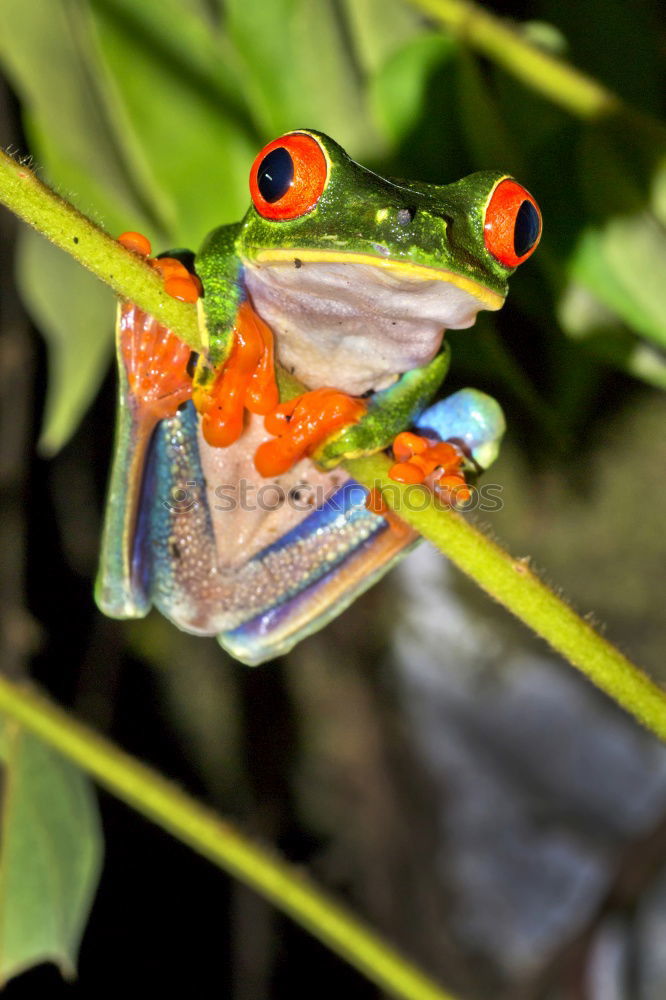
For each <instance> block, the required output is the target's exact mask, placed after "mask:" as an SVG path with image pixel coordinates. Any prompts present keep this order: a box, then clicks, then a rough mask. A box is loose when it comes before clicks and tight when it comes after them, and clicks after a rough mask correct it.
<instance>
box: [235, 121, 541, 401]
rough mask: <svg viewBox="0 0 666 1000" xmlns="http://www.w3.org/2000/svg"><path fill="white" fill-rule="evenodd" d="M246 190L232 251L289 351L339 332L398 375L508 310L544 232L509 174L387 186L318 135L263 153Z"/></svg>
mask: <svg viewBox="0 0 666 1000" xmlns="http://www.w3.org/2000/svg"><path fill="white" fill-rule="evenodd" d="M250 190H251V193H252V202H253V203H252V206H251V208H250V210H249V212H248V214H247V216H246V217H245V219H244V222H243V224H242V226H241V228H240V231H239V235H238V240H237V244H236V246H237V252H238V254H239V256H240V258H241V260H242V261H243V263H244V266H245V275H246V283H247V286H248V289H249V291H250V293H251V295H252V297H253V299H254V301H255V305H256V306H257V307H258V308H259V311H260V312H262V313H264V315H265V317H266V318H267V319H268V320H269V321H270V322H271V324H272V325H274V326H276V327H277V328H278V331H279V332H280V333H281V335H282V339H283V343H284V339H285V336H286V337H287V338H289V337H290V336H292V337H293V338H294V339H295V338H297V337H300V338H301V340H302V339H303V338H306V339H310V340H311V339H312V337H313V336H315V337H318V336H321V335H323V333H324V332H325V331H326V330H327V329H328V332H329V334H330V336H331V338H334V337H335V332H336V329H337V331H338V339H339V338H340V336H342V337H344V338H345V339H346V341H347V343H346V347H347V348H348V347H350V346H352V345H353V343H355V340H354V338H356V339H358V338H359V337H360V336H362V335H363V331H366V334H367V331H369V330H373V331H374V334H375V341H374V343H375V347H376V350H377V351H378V352H379V353H380V354H382V356H384V358H385V360H386V365H387V367H389V368H393V370H394V371H396V372H397V371H404V370H407V368H408V367H416V366H417V365H418V363H419V362H421V361H423V360H424V359H425V360H429V357H431V356H432V355H433V354H434V352H435V350H436V349H437V346H438V343H439V342H440V341H441V335H442V331H443V330H445V329H447V328H454V329H459V328H463V327H467V326H471V325H472V323H473V322H474V319H475V317H476V314H477V312H478V311H479V310H480V309H499V308H500V307H501V305H502V304H503V302H504V298H505V296H506V291H507V278H508V277H509V275H510V274H511V273H512V272H513V270H514V269H515V268H516V267H517V266H518V264H521V263H522V262H523V261H524V260H526V259H527V258H528V257H529V256H530V254H531V253H532V251H533V250H534V248H535V247H536V245H537V243H538V241H539V237H540V235H541V216H540V214H539V210H538V208H537V206H536V203H535V201H534V199H533V198H532V196H531V195H530V194H529V193H528V192H527V191H526V190H525V189H524V188H523V187H521V186H520V185H519V184H518V183H517V182H516V181H514V180H513V179H511V178H509V177H507V176H506V174H503V173H500V172H495V171H484V172H481V173H476V174H472V175H471V176H469V177H466V178H464V179H463V180H460V181H457V182H456V183H453V184H448V185H445V186H440V185H434V184H421V183H413V182H405V181H396V180H387V179H384V178H382V177H379V176H378V175H377V174H375V173H373V172H372V171H371V170H367V169H366V168H365V167H362V166H360V165H359V164H358V163H355V162H354V161H353V160H351V159H350V158H349V157H348V156H347V154H346V153H345V151H344V150H343V149H341V147H340V146H338V145H337V143H335V142H333V140H332V139H329V138H328V137H327V136H325V135H322V134H321V133H319V132H313V131H310V130H299V131H297V132H290V133H289V134H287V135H284V136H282V137H281V138H280V139H276V140H275V141H274V142H271V143H269V144H268V145H267V146H266V147H264V149H263V150H262V151H261V152H260V153H259V155H258V156H257V158H256V160H255V162H254V165H253V167H252V170H251V174H250ZM315 314H316V315H315ZM352 317H353V318H352ZM350 337H351V340H350V339H349V338H350ZM394 342H395V344H398V345H399V349H395V350H394V349H393V347H394ZM407 345H409V349H407ZM287 349H288V348H287ZM341 349H342V348H341ZM329 356H330V351H329ZM369 384H377V379H374V380H373V379H369Z"/></svg>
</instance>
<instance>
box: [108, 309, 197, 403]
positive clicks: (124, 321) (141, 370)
mask: <svg viewBox="0 0 666 1000" xmlns="http://www.w3.org/2000/svg"><path fill="white" fill-rule="evenodd" d="M119 342H120V352H121V355H122V358H123V361H124V364H125V371H126V373H127V381H128V385H129V389H130V394H131V398H132V399H134V400H135V402H136V404H137V405H138V406H139V407H140V408H141V409H142V411H143V413H144V414H149V415H150V417H151V418H152V419H153V420H163V419H164V418H165V417H172V416H174V414H175V413H176V411H177V409H178V407H179V406H181V405H182V404H183V403H185V402H186V401H187V400H188V399H189V398H190V396H191V395H192V379H191V377H190V375H189V374H188V370H187V368H188V363H189V360H190V355H191V353H192V352H191V351H190V348H189V347H188V346H187V344H184V343H183V341H182V340H179V338H178V337H176V336H175V334H173V333H172V332H171V331H170V330H169V329H168V328H167V327H166V326H163V325H162V324H161V323H158V322H157V320H156V319H155V318H154V317H153V316H151V315H150V314H149V313H146V312H144V311H143V310H142V309H139V307H138V306H135V305H134V304H133V303H132V302H123V304H122V305H121V307H120V332H119Z"/></svg>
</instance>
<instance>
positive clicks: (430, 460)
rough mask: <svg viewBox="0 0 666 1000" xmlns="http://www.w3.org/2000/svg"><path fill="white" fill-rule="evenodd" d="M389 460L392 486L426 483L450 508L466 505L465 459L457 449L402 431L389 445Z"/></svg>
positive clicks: (457, 447)
mask: <svg viewBox="0 0 666 1000" xmlns="http://www.w3.org/2000/svg"><path fill="white" fill-rule="evenodd" d="M393 456H394V458H395V459H396V462H395V465H392V466H391V468H390V470H389V478H390V479H393V480H394V481H395V482H396V483H410V484H411V483H426V484H427V485H428V486H430V487H431V488H432V489H433V490H434V491H435V492H436V493H437V494H438V495H439V496H440V497H441V498H442V499H443V500H444V501H445V502H446V503H449V504H451V505H452V506H455V505H456V504H466V503H468V502H469V499H470V496H471V493H470V490H469V486H468V484H467V480H466V478H465V472H464V469H463V463H464V461H465V456H464V454H463V452H462V449H461V448H460V447H459V446H458V445H456V444H453V443H452V442H450V441H436V440H433V439H432V438H427V437H421V435H419V434H413V433H411V432H410V431H403V433H402V434H398V436H397V437H396V439H395V441H394V442H393Z"/></svg>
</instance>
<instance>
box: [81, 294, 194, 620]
mask: <svg viewBox="0 0 666 1000" xmlns="http://www.w3.org/2000/svg"><path fill="white" fill-rule="evenodd" d="M116 353H117V360H118V371H119V382H120V387H119V395H118V400H119V401H118V419H117V425H116V440H115V448H114V456H113V462H112V467H111V478H110V483H109V491H108V497H107V504H106V512H105V520H104V530H103V535H102V548H101V556H100V568H99V573H98V576H97V582H96V586H95V599H96V601H97V604H98V606H99V608H100V610H102V611H103V612H104V613H105V614H107V615H109V616H110V617H112V618H137V617H141V616H143V615H145V614H146V613H147V611H148V608H149V606H150V599H149V597H148V595H147V594H146V592H145V590H144V588H143V587H142V585H141V582H140V576H141V574H140V567H138V566H137V562H136V546H135V538H136V530H137V524H138V522H139V516H140V509H141V503H142V497H143V490H144V478H145V468H146V462H147V458H148V455H149V452H150V448H151V442H152V440H153V437H154V435H155V431H156V428H158V427H159V426H160V425H162V424H168V423H169V421H170V419H171V418H172V417H173V416H174V415H175V414H176V412H177V411H178V408H179V407H180V406H182V405H183V404H184V403H185V402H186V401H187V400H188V399H189V398H190V395H191V378H190V375H189V374H188V370H187V369H188V364H189V359H190V353H191V352H190V349H189V347H187V346H186V345H185V344H183V343H182V341H180V340H178V338H177V337H175V336H174V334H172V333H171V332H170V331H169V330H168V329H167V328H166V327H164V326H162V325H161V324H160V323H158V322H157V321H156V320H155V319H154V318H153V317H152V316H150V315H149V314H148V313H145V312H143V311H142V310H141V309H139V308H138V307H137V306H135V305H133V304H132V303H122V304H120V305H119V307H118V320H117V324H116Z"/></svg>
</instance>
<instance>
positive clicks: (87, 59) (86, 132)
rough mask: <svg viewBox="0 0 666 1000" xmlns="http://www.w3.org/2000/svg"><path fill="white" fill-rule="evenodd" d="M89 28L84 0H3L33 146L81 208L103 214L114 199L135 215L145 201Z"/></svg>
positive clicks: (11, 66)
mask: <svg viewBox="0 0 666 1000" xmlns="http://www.w3.org/2000/svg"><path fill="white" fill-rule="evenodd" d="M88 29H89V23H88V18H87V6H86V5H85V4H79V3H76V4H72V3H66V2H63V0H50V2H49V3H48V4H37V5H31V4H26V3H23V2H21V0H0V60H1V61H2V68H3V69H4V70H5V72H6V73H7V75H8V76H9V78H10V80H11V81H12V83H13V85H14V87H15V89H16V91H17V93H18V94H19V96H20V97H21V101H22V103H23V107H24V110H25V111H27V112H28V114H29V121H30V122H31V123H32V127H30V126H29V132H30V137H31V139H32V140H33V143H32V151H33V154H34V156H35V159H36V161H37V163H38V165H39V166H40V167H46V171H47V179H48V181H49V182H51V183H53V184H55V185H56V187H57V188H59V189H60V191H61V192H62V193H63V195H65V196H66V197H69V198H70V199H72V200H75V201H76V203H77V204H78V205H79V206H80V207H81V208H82V210H83V211H92V212H93V214H94V215H96V216H98V215H99V214H100V213H101V214H102V216H103V217H104V214H105V212H106V209H107V208H108V205H109V202H110V201H112V202H113V203H114V204H116V205H119V206H122V207H123V210H124V211H125V213H126V214H127V215H128V216H129V217H130V218H131V217H132V215H135V216H136V215H138V214H139V213H140V211H141V207H140V200H139V198H138V194H137V191H136V188H135V186H134V184H133V182H132V179H131V178H130V176H129V175H128V172H127V170H126V168H125V164H124V163H123V161H122V157H121V155H120V152H119V150H118V148H117V146H116V144H115V141H114V137H113V134H112V132H111V130H110V127H109V122H108V120H107V118H106V114H105V111H104V108H103V104H102V102H101V100H100V96H99V91H98V88H97V84H96V75H95V66H94V63H92V61H91V53H92V51H93V47H92V44H91V39H90V34H89V30H88ZM42 136H45V137H47V138H48V142H47V143H45V144H44V145H42V143H41V142H40V141H39V140H40V138H41V137H42ZM100 192H106V195H105V196H104V198H103V200H102V201H100V200H98V199H99V195H100ZM104 221H106V220H104Z"/></svg>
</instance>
